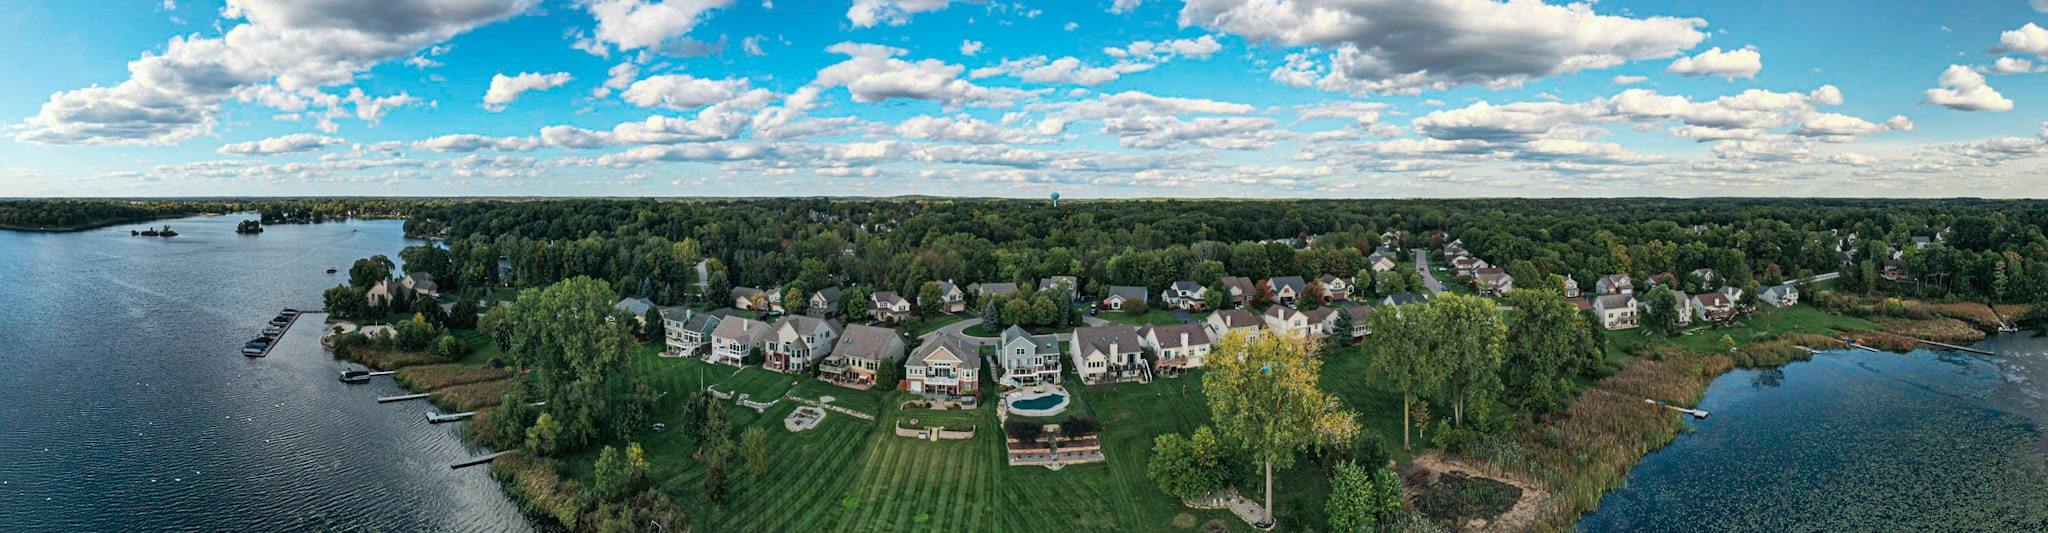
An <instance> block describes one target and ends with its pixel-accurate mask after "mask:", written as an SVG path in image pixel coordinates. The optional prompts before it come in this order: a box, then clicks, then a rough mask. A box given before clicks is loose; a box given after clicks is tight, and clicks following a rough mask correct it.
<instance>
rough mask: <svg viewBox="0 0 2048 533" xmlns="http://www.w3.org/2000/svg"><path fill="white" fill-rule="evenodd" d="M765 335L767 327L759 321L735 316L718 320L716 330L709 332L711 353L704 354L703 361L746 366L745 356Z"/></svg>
mask: <svg viewBox="0 0 2048 533" xmlns="http://www.w3.org/2000/svg"><path fill="white" fill-rule="evenodd" d="M767 334H768V325H767V324H763V323H761V321H759V320H754V319H751V318H746V317H737V316H729V317H725V318H722V319H719V321H718V327H717V329H713V330H711V353H709V354H705V356H704V361H705V362H710V363H718V364H722V365H732V366H746V361H747V356H748V355H749V354H752V353H754V350H756V349H758V348H759V347H760V345H761V337H763V336H766V335H767Z"/></svg>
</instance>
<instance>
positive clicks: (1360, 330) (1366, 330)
mask: <svg viewBox="0 0 2048 533" xmlns="http://www.w3.org/2000/svg"><path fill="white" fill-rule="evenodd" d="M1343 312H1344V314H1347V315H1350V318H1351V331H1350V333H1351V338H1352V339H1353V340H1364V339H1365V338H1366V336H1369V335H1372V324H1370V323H1367V322H1366V319H1367V318H1370V317H1371V315H1372V308H1371V307H1367V306H1365V305H1347V306H1344V307H1343ZM1330 326H1331V329H1332V330H1331V331H1330V333H1333V334H1334V333H1338V332H1337V331H1335V328H1336V321H1335V320H1332V321H1331V323H1330Z"/></svg>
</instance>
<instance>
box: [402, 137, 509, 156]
mask: <svg viewBox="0 0 2048 533" xmlns="http://www.w3.org/2000/svg"><path fill="white" fill-rule="evenodd" d="M540 146H541V143H540V140H539V139H536V138H533V137H491V136H488V135H477V134H472V133H458V134H454V135H442V136H439V137H431V138H427V139H422V140H419V141H415V142H413V143H412V147H413V148H414V149H418V150H428V151H434V152H458V153H466V152H476V151H480V150H496V151H500V152H525V151H530V150H534V149H537V148H540Z"/></svg>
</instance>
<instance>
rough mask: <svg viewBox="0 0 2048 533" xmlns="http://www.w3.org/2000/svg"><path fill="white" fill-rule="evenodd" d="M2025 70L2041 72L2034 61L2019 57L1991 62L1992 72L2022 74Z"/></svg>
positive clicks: (2003, 58) (2002, 58)
mask: <svg viewBox="0 0 2048 533" xmlns="http://www.w3.org/2000/svg"><path fill="white" fill-rule="evenodd" d="M2044 1H2048V0H2044ZM2024 72H2040V70H2037V69H2035V68H2034V62H2032V61H2028V60H2025V59H2021V58H2017V57H2001V58H1998V60H1997V61H1993V62H1991V73H1993V74H2020V73H2024Z"/></svg>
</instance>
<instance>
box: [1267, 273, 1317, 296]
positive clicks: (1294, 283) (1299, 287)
mask: <svg viewBox="0 0 2048 533" xmlns="http://www.w3.org/2000/svg"><path fill="white" fill-rule="evenodd" d="M1266 286H1267V287H1270V288H1272V289H1273V290H1274V291H1275V292H1278V291H1279V290H1280V288H1281V287H1291V288H1293V289H1294V292H1297V293H1298V292H1301V291H1303V290H1307V289H1308V282H1307V281H1303V280H1302V279H1301V276H1275V277H1272V278H1268V279H1267V280H1266Z"/></svg>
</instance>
